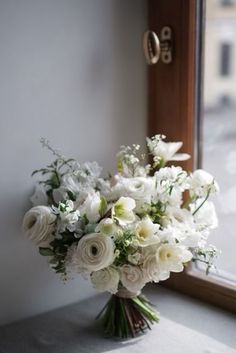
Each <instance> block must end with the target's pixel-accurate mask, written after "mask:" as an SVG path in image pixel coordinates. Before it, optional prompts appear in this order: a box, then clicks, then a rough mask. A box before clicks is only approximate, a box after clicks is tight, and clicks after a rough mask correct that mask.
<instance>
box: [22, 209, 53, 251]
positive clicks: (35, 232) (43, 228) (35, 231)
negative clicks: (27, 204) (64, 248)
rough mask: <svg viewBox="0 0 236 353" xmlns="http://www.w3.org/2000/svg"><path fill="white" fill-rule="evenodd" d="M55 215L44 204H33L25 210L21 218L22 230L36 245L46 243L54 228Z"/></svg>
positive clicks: (49, 239) (50, 237)
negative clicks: (33, 205)
mask: <svg viewBox="0 0 236 353" xmlns="http://www.w3.org/2000/svg"><path fill="white" fill-rule="evenodd" d="M55 219H56V216H55V215H54V214H53V213H52V210H51V209H50V208H49V207H46V206H35V207H33V208H31V209H30V210H29V211H28V212H26V214H25V216H24V219H23V232H24V234H25V235H26V236H27V237H28V238H29V239H30V240H32V241H33V242H34V243H35V244H37V245H45V244H46V245H48V244H49V242H50V241H51V239H52V232H53V230H54V229H55V224H54V222H55Z"/></svg>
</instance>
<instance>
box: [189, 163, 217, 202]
mask: <svg viewBox="0 0 236 353" xmlns="http://www.w3.org/2000/svg"><path fill="white" fill-rule="evenodd" d="M218 191H219V186H218V184H217V182H216V181H215V179H214V177H213V176H212V175H211V174H210V173H208V172H206V171H205V170H202V169H197V170H195V171H194V172H193V174H192V175H191V178H190V195H191V196H192V197H193V196H197V197H206V196H207V195H209V194H215V193H216V192H218Z"/></svg>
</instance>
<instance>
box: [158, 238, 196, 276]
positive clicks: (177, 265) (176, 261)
mask: <svg viewBox="0 0 236 353" xmlns="http://www.w3.org/2000/svg"><path fill="white" fill-rule="evenodd" d="M156 255H157V261H158V264H159V266H160V269H161V271H172V272H181V271H183V269H184V266H183V263H186V262H189V261H190V260H191V259H192V253H191V252H190V251H188V250H187V249H186V248H185V247H183V246H180V245H174V244H162V245H161V246H160V247H159V248H158V249H157V253H156Z"/></svg>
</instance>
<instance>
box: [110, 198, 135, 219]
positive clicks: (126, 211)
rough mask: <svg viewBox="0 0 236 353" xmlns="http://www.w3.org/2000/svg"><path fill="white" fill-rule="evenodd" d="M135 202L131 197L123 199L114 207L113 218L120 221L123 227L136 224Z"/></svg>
mask: <svg viewBox="0 0 236 353" xmlns="http://www.w3.org/2000/svg"><path fill="white" fill-rule="evenodd" d="M135 205H136V204H135V201H134V200H133V199H131V198H130V197H121V198H119V200H118V201H117V202H116V203H115V204H114V206H113V207H112V216H113V217H114V218H115V219H116V220H118V222H119V223H120V224H121V225H126V224H129V223H132V222H134V220H135V214H134V212H133V209H134V208H135Z"/></svg>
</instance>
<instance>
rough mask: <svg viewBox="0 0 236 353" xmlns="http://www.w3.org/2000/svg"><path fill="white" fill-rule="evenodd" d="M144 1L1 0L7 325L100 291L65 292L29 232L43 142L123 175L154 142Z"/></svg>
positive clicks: (0, 261) (1, 220)
mask: <svg viewBox="0 0 236 353" xmlns="http://www.w3.org/2000/svg"><path fill="white" fill-rule="evenodd" d="M145 29H146V9H145V2H144V1H143V0H40V1H39V0H1V1H0V123H1V125H0V147H1V148H0V170H1V173H0V237H1V243H0V324H3V323H6V322H10V321H13V320H18V319H21V318H23V317H27V316H30V315H34V314H36V313H40V312H43V311H46V310H49V309H52V308H54V307H58V306H60V305H65V304H67V303H71V302H73V301H77V300H81V299H82V298H84V297H85V296H87V295H91V294H93V290H92V289H91V286H90V284H89V283H88V282H85V281H83V280H81V279H76V280H74V281H72V282H71V283H70V284H67V285H64V284H63V283H62V282H61V281H60V279H59V278H57V277H56V275H55V274H54V273H52V272H51V271H50V269H49V268H48V265H47V263H46V260H45V258H43V257H41V256H40V255H38V252H37V249H36V248H35V247H34V246H33V245H32V244H31V243H30V242H29V241H28V240H26V239H23V237H22V234H21V232H20V228H21V221H22V216H23V214H24V212H25V211H26V210H27V209H28V208H29V207H30V203H29V200H28V198H29V196H30V194H31V193H32V190H33V181H32V179H31V177H30V174H31V171H32V170H34V169H36V168H38V167H41V166H44V165H45V163H47V162H49V161H51V159H52V158H51V155H50V153H49V152H48V151H47V150H44V149H42V148H41V146H40V144H39V139H40V137H41V136H45V137H47V138H48V139H49V140H50V141H51V142H52V144H53V145H54V146H56V147H59V148H60V149H61V150H62V151H63V152H64V154H66V155H67V156H73V157H76V158H79V159H80V160H81V161H82V160H87V159H88V160H97V161H98V162H100V163H101V164H102V165H104V167H105V168H104V169H105V170H113V169H114V166H115V162H114V161H115V160H114V157H115V153H116V151H117V149H118V147H119V145H120V144H124V143H133V142H138V143H143V142H144V137H145V135H146V123H145V120H146V100H145V96H146V87H145V85H146V81H145V80H146V73H145V70H146V66H145V62H144V59H143V55H142V44H141V43H142V42H141V41H142V34H143V31H144V30H145Z"/></svg>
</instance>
